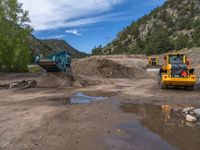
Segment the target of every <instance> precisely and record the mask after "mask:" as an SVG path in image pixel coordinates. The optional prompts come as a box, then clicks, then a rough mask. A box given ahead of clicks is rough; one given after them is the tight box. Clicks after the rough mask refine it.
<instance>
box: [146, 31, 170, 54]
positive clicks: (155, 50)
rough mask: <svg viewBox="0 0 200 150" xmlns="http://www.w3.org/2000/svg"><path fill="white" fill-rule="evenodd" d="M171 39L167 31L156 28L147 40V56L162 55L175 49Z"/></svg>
mask: <svg viewBox="0 0 200 150" xmlns="http://www.w3.org/2000/svg"><path fill="white" fill-rule="evenodd" d="M169 37H170V36H169V32H168V31H167V30H166V29H164V28H162V27H156V29H155V31H154V32H153V33H152V34H151V35H149V37H148V38H147V39H146V40H145V43H144V44H145V51H146V54H147V55H150V54H161V53H165V52H167V51H169V50H171V49H173V46H172V44H171V42H170V38H169Z"/></svg>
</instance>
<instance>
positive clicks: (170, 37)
mask: <svg viewBox="0 0 200 150" xmlns="http://www.w3.org/2000/svg"><path fill="white" fill-rule="evenodd" d="M199 24H200V1H199V0H167V1H166V2H165V3H164V4H163V5H162V6H161V7H158V8H156V9H155V10H153V11H152V12H151V13H150V14H148V15H145V16H143V17H142V18H140V19H139V20H137V21H136V22H133V23H132V24H131V25H130V26H128V27H126V28H125V29H124V30H123V31H121V32H119V33H118V35H117V38H116V39H115V40H113V41H112V42H111V43H109V44H108V45H107V46H105V47H103V48H101V47H98V48H95V49H93V54H97V55H98V54H147V55H150V54H160V53H165V52H167V51H169V50H172V49H176V50H179V49H182V48H191V47H199V46H200V26H199Z"/></svg>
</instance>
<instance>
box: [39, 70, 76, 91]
mask: <svg viewBox="0 0 200 150" xmlns="http://www.w3.org/2000/svg"><path fill="white" fill-rule="evenodd" d="M73 83H74V78H73V76H72V75H71V74H67V73H64V72H55V73H47V74H44V75H43V76H42V77H40V78H39V79H38V80H37V87H39V88H59V87H70V86H72V85H73Z"/></svg>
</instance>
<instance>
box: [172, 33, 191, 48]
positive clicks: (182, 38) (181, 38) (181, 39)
mask: <svg viewBox="0 0 200 150" xmlns="http://www.w3.org/2000/svg"><path fill="white" fill-rule="evenodd" d="M174 43H175V49H176V50H180V49H183V48H186V47H188V45H189V36H188V35H183V34H180V35H178V37H177V39H176V40H175V41H174Z"/></svg>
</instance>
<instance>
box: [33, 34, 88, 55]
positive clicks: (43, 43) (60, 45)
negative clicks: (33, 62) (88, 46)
mask: <svg viewBox="0 0 200 150" xmlns="http://www.w3.org/2000/svg"><path fill="white" fill-rule="evenodd" d="M29 45H30V49H31V52H32V57H34V56H36V55H39V54H43V55H44V56H47V55H48V54H52V53H54V52H57V51H60V50H66V51H68V52H69V53H71V54H72V57H73V58H81V57H85V56H87V54H85V53H83V52H80V51H78V50H76V49H75V48H73V47H72V46H70V45H69V44H68V43H67V42H65V41H64V40H56V39H53V40H40V39H37V38H36V37H34V36H29Z"/></svg>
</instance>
